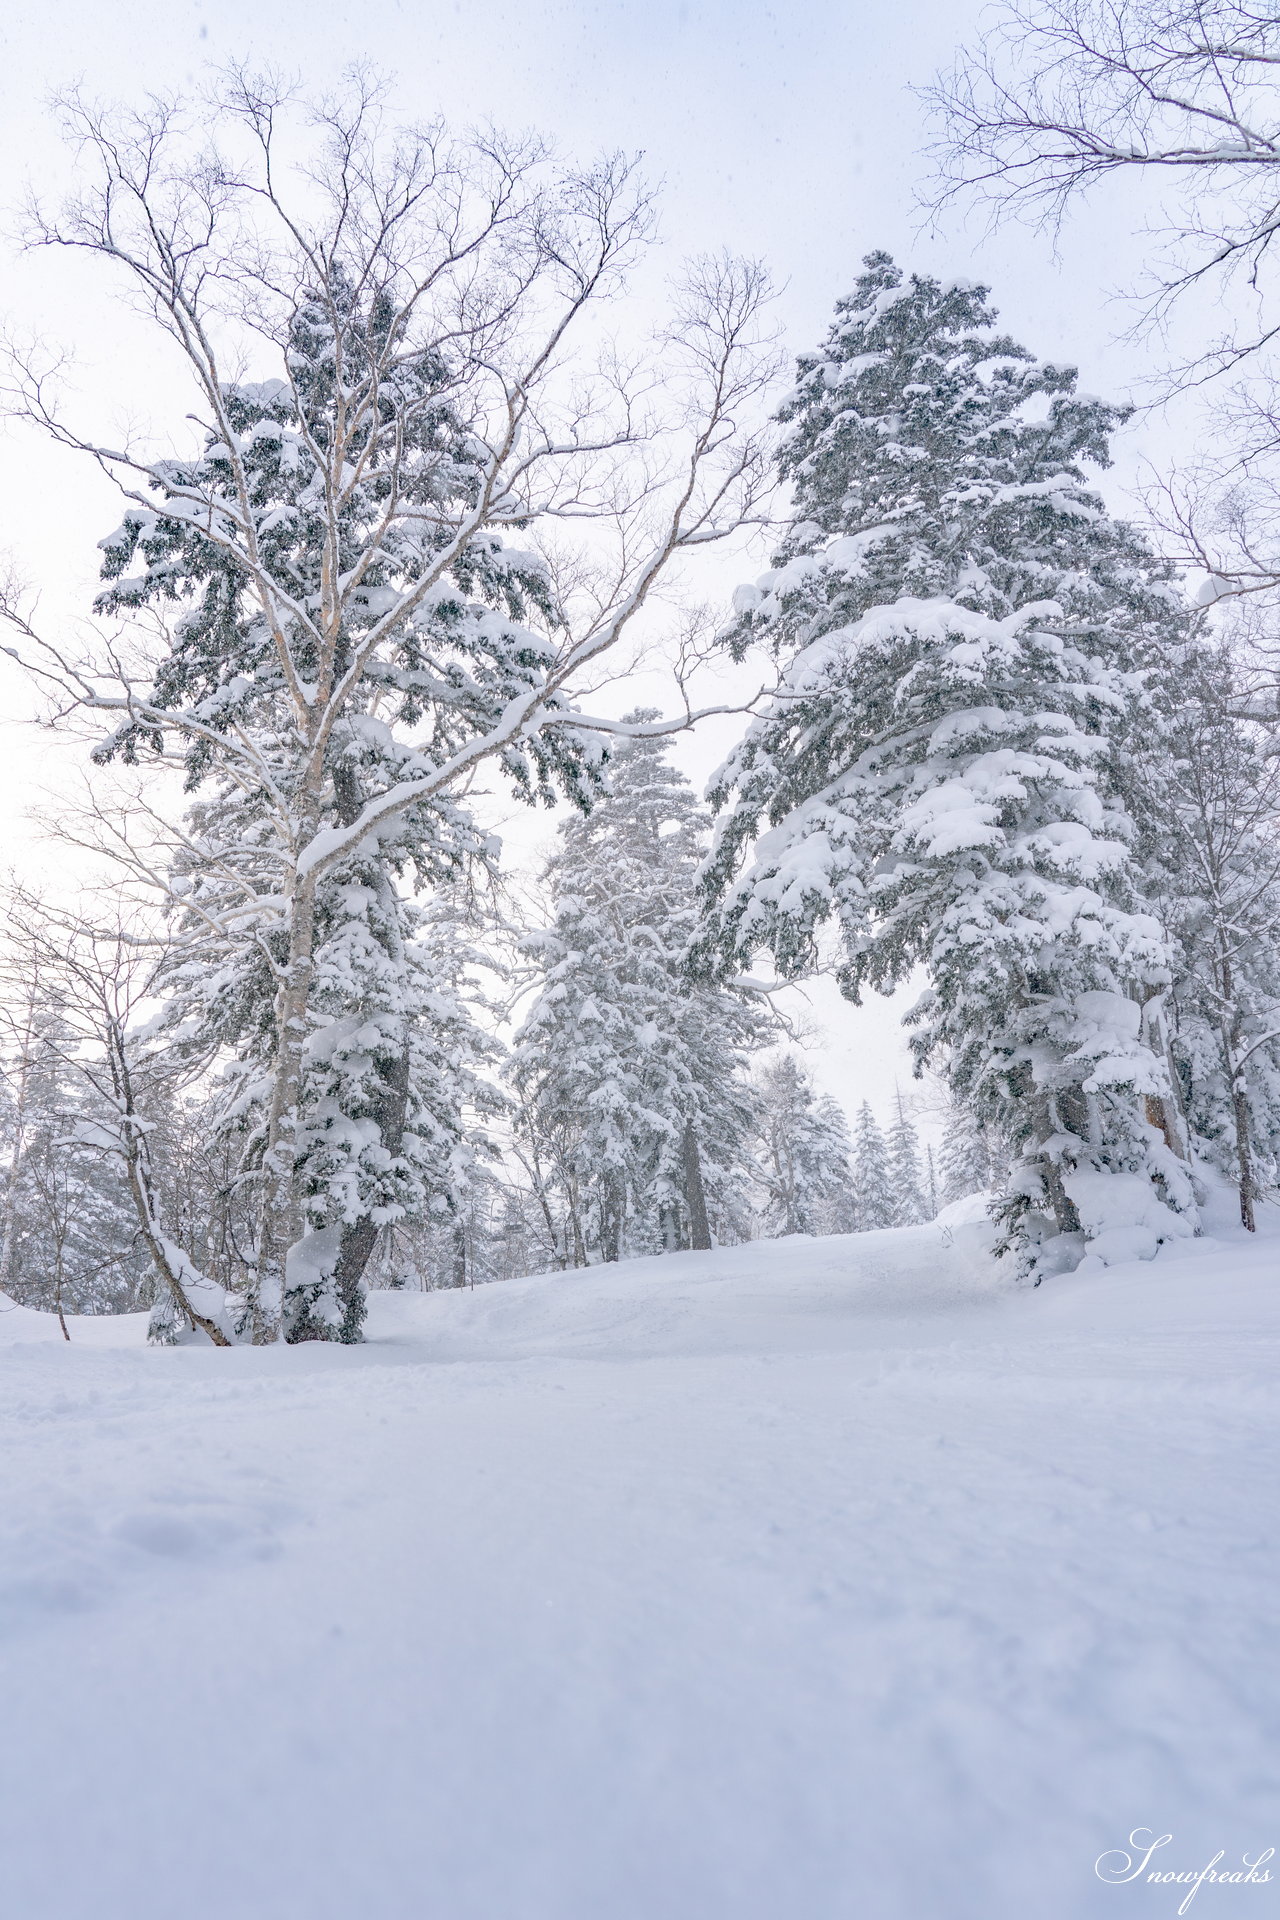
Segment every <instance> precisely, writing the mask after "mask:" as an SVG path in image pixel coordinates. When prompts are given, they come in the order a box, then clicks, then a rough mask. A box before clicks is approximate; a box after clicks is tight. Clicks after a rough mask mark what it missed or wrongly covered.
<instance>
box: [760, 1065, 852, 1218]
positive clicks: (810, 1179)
mask: <svg viewBox="0 0 1280 1920" xmlns="http://www.w3.org/2000/svg"><path fill="white" fill-rule="evenodd" d="M757 1086H758V1088H759V1092H760V1100H761V1116H760V1132H759V1144H758V1147H757V1152H756V1161H757V1166H758V1169H759V1172H758V1179H759V1183H760V1186H761V1188H762V1189H763V1193H764V1208H763V1215H764V1230H765V1234H766V1235H767V1236H771V1237H772V1236H775V1235H778V1234H784V1233H839V1232H841V1231H843V1229H844V1225H845V1222H846V1219H847V1217H848V1215H849V1212H850V1206H851V1200H852V1192H853V1175H852V1171H851V1169H850V1166H849V1151H850V1140H849V1125H848V1122H847V1121H846V1119H845V1117H844V1114H843V1113H842V1112H841V1110H840V1108H839V1106H838V1105H837V1104H836V1102H835V1101H834V1100H833V1099H832V1098H831V1096H830V1095H829V1094H819V1093H817V1092H816V1090H815V1088H814V1086H813V1082H812V1080H811V1079H810V1078H809V1075H808V1074H807V1073H805V1071H804V1069H803V1068H802V1067H801V1066H800V1064H799V1062H798V1061H797V1060H795V1059H794V1058H793V1057H792V1056H791V1055H790V1054H783V1055H782V1056H781V1058H779V1059H777V1060H771V1061H769V1062H768V1063H767V1064H766V1065H765V1067H764V1068H763V1070H762V1071H761V1072H760V1074H759V1076H758V1079H757Z"/></svg>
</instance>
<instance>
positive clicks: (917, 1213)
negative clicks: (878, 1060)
mask: <svg viewBox="0 0 1280 1920" xmlns="http://www.w3.org/2000/svg"><path fill="white" fill-rule="evenodd" d="M885 1155H886V1161H887V1165H888V1169H889V1191H890V1193H891V1194H892V1195H893V1206H894V1219H893V1224H894V1226H895V1227H914V1226H917V1225H918V1224H919V1222H920V1221H921V1220H924V1219H927V1218H928V1217H929V1212H928V1207H927V1205H926V1202H925V1190H924V1177H923V1174H922V1171H921V1167H920V1136H919V1134H918V1133H917V1132H916V1129H915V1127H914V1125H913V1124H912V1122H911V1119H910V1116H909V1115H908V1113H907V1110H906V1107H905V1106H904V1105H903V1103H902V1095H901V1094H900V1093H899V1094H897V1095H896V1097H895V1100H894V1114H893V1124H892V1125H891V1126H890V1128H889V1132H888V1135H887V1137H886V1139H885Z"/></svg>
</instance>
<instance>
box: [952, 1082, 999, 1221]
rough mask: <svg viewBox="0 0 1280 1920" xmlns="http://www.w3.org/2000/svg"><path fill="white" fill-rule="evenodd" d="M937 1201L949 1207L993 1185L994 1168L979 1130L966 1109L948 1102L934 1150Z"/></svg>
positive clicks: (989, 1152) (987, 1147) (984, 1138)
mask: <svg viewBox="0 0 1280 1920" xmlns="http://www.w3.org/2000/svg"><path fill="white" fill-rule="evenodd" d="M938 1172H939V1175H940V1177H941V1195H940V1197H941V1199H942V1202H943V1204H944V1205H946V1206H949V1205H950V1204H951V1202H952V1201H953V1200H965V1199H967V1198H968V1197H969V1195H970V1194H971V1193H986V1192H988V1191H989V1189H990V1188H991V1187H992V1185H993V1184H994V1180H995V1167H994V1164H993V1159H992V1154H991V1150H990V1147H989V1145H988V1142H987V1140H986V1137H985V1136H984V1134H983V1131H982V1128H981V1127H980V1126H979V1125H978V1123H977V1121H976V1120H975V1119H974V1117H973V1115H972V1114H971V1113H970V1112H969V1111H968V1109H967V1108H965V1107H961V1106H957V1105H956V1104H955V1102H952V1104H951V1107H950V1110H949V1111H948V1114H947V1120H946V1125H945V1127H944V1129H943V1134H942V1144H941V1146H940V1148H939V1150H938Z"/></svg>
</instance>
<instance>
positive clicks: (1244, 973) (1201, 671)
mask: <svg viewBox="0 0 1280 1920" xmlns="http://www.w3.org/2000/svg"><path fill="white" fill-rule="evenodd" d="M1236 681H1237V676H1236V672H1235V669H1234V667H1233V663H1232V661H1231V659H1230V657H1229V655H1228V654H1227V653H1226V652H1225V651H1222V650H1219V649H1216V648H1213V647H1209V646H1206V647H1205V648H1204V649H1203V650H1202V651H1201V653H1200V656H1199V659H1198V662H1197V663H1196V671H1194V672H1191V671H1188V672H1187V673H1186V675H1185V676H1184V678H1183V680H1182V681H1181V682H1180V684H1179V686H1178V688H1177V690H1176V691H1177V696H1178V697H1177V700H1176V704H1175V706H1174V711H1173V713H1172V715H1171V722H1172V743H1173V749H1174V778H1173V780H1172V781H1171V782H1170V783H1169V784H1168V785H1166V786H1163V787H1162V788H1161V789H1160V790H1159V791H1157V792H1154V793H1152V794H1151V795H1150V796H1149V808H1148V815H1149V818H1148V825H1147V833H1146V836H1145V839H1146V851H1147V856H1148V875H1149V880H1150V883H1151V889H1152V893H1153V897H1154V898H1155V899H1156V901H1157V902H1158V906H1159V911H1160V913H1161V917H1162V919H1163V920H1164V922H1165V925H1166V927H1167V928H1168V930H1169V933H1170V936H1171V944H1172V947H1173V951H1174V955H1175V963H1174V979H1173V985H1172V989H1171V993H1170V1002H1171V1009H1172V1017H1171V1021H1170V1028H1171V1032H1170V1040H1171V1051H1172V1055H1173V1058H1174V1061H1175V1064H1176V1069H1177V1078H1178V1080H1179V1082H1180V1085H1181V1087H1182V1090H1183V1095H1184V1102H1185V1108H1186V1114H1187V1120H1188V1124H1189V1127H1190V1130H1191V1133H1192V1135H1193V1138H1194V1141H1195V1144H1196V1146H1197V1148H1198V1150H1199V1151H1200V1152H1201V1153H1202V1154H1203V1155H1204V1157H1205V1158H1206V1160H1207V1161H1208V1162H1209V1163H1210V1164H1211V1165H1212V1166H1213V1167H1214V1168H1215V1170H1216V1171H1217V1173H1218V1174H1219V1175H1225V1176H1226V1177H1227V1178H1229V1179H1231V1180H1233V1181H1234V1183H1235V1185H1236V1187H1237V1189H1238V1192H1239V1196H1240V1218H1241V1221H1242V1222H1243V1224H1244V1225H1245V1226H1246V1227H1247V1228H1249V1229H1250V1230H1252V1229H1253V1227H1254V1224H1255V1219H1254V1213H1255V1208H1254V1202H1255V1200H1256V1199H1257V1198H1258V1197H1259V1196H1260V1195H1261V1194H1262V1193H1263V1192H1264V1191H1266V1189H1268V1188H1269V1187H1272V1186H1274V1185H1275V1183H1276V1180H1277V1174H1278V1172H1280V941H1278V940H1277V928H1278V927H1280V763H1277V760H1276V758H1275V755H1274V753H1273V752H1269V751H1268V741H1267V738H1266V734H1265V732H1264V731H1263V730H1262V729H1261V728H1259V727H1258V726H1257V725H1256V724H1255V723H1254V722H1253V721H1252V720H1251V719H1249V718H1248V717H1247V714H1242V711H1241V709H1242V707H1243V706H1244V704H1245V703H1244V702H1243V700H1242V699H1241V697H1240V691H1241V690H1240V689H1239V688H1238V686H1237V684H1236Z"/></svg>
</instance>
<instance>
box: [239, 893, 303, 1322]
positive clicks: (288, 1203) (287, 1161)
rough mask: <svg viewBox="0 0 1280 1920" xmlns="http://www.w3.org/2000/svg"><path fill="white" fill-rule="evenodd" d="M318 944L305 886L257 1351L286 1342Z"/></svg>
mask: <svg viewBox="0 0 1280 1920" xmlns="http://www.w3.org/2000/svg"><path fill="white" fill-rule="evenodd" d="M314 940H315V895H314V892H313V890H312V888H311V887H309V886H305V885H304V886H303V888H302V889H301V890H300V891H299V892H298V893H296V894H295V896H294V899H293V902H292V914H291V916H290V927H289V963H288V968H287V970H286V973H285V977H284V979H283V980H282V981H281V983H280V987H279V990H278V992H277V994H276V1047H277V1053H276V1071H275V1080H274V1084H273V1086H272V1089H271V1105H270V1107H269V1109H268V1114H267V1144H266V1151H265V1153H264V1154H263V1174H264V1180H263V1194H262V1213H261V1222H262V1224H261V1231H260V1232H259V1235H258V1270H257V1274H256V1276H255V1279H254V1285H253V1289H252V1296H251V1297H252V1302H253V1308H252V1317H253V1344H254V1346H255V1347H261V1346H267V1345H269V1344H270V1343H271V1342H272V1341H273V1340H279V1339H282V1338H284V1337H285V1328H284V1288H285V1260H286V1258H287V1256H288V1252H289V1248H290V1247H291V1246H292V1245H293V1242H294V1240H295V1239H296V1238H297V1231H296V1229H297V1201H296V1191H295V1187H296V1182H295V1168H294V1158H295V1153H296V1133H297V1123H298V1108H299V1104H300V1101H301V1097H302V1060H303V1050H304V1047H305V1045H306V1039H307V1012H308V1008H309V1005H310V997H311V960H312V947H313V944H314Z"/></svg>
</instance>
